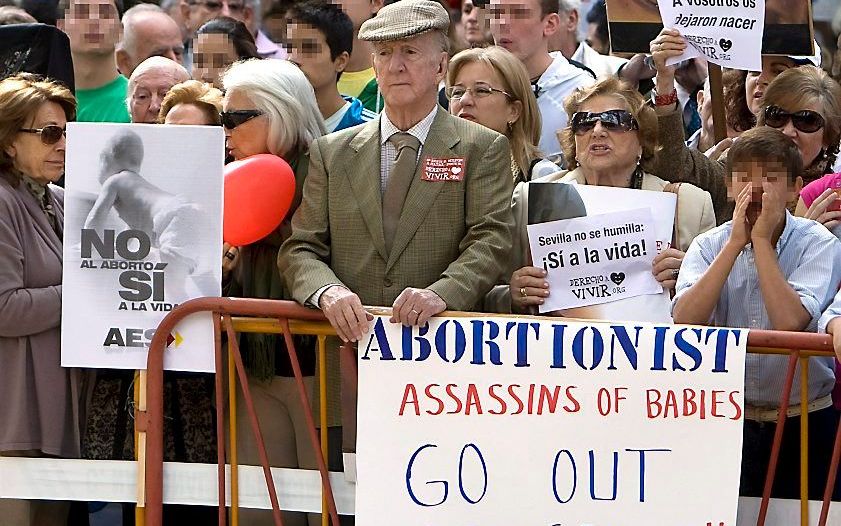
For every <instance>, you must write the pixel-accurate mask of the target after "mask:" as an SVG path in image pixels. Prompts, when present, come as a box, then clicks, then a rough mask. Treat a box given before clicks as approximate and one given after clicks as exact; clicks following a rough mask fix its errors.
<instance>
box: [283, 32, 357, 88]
mask: <svg viewBox="0 0 841 526" xmlns="http://www.w3.org/2000/svg"><path fill="white" fill-rule="evenodd" d="M286 44H287V49H288V50H289V61H290V62H292V63H293V64H295V65H296V66H298V67H299V68H301V71H303V72H304V75H306V77H307V80H309V81H310V84H312V87H313V88H314V89H315V90H316V91H317V90H319V89H321V88H323V87H325V86H329V85H330V84H335V83H336V73H338V72H339V71H341V69H344V62H345V61H344V60H342V61H341V62H342V64H341V65H339V64H337V62H340V61H339V57H337V59H336V60H335V61H334V60H333V59H332V58H330V47H329V46H328V45H327V39H326V38H325V37H324V33H322V32H321V31H320V30H318V29H316V28H315V27H313V26H311V25H309V24H304V23H300V22H293V21H290V22H289V23H288V24H287V26H286Z"/></svg>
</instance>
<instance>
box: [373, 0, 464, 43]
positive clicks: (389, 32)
mask: <svg viewBox="0 0 841 526" xmlns="http://www.w3.org/2000/svg"><path fill="white" fill-rule="evenodd" d="M449 27H450V15H449V14H448V13H447V10H446V9H444V7H443V6H441V4H439V3H438V2H434V1H432V0H400V1H398V2H395V3H393V4H389V5H387V6H385V7H383V8H382V9H380V10H379V12H378V13H377V16H375V17H374V18H372V19H370V20H366V21H365V23H363V24H362V27H361V28H359V40H368V41H384V40H402V39H404V38H411V37H414V36H417V35H420V34H422V33H426V32H427V31H433V30H436V29H437V30H440V31H443V32H445V33H446V32H447V29H449Z"/></svg>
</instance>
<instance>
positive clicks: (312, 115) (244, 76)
mask: <svg viewBox="0 0 841 526" xmlns="http://www.w3.org/2000/svg"><path fill="white" fill-rule="evenodd" d="M222 84H223V86H224V88H225V98H224V100H223V102H222V107H223V111H222V126H223V127H224V129H225V146H226V148H227V150H228V153H229V154H230V155H231V156H232V157H233V158H234V159H235V160H241V159H245V158H246V157H250V156H252V155H257V154H272V155H277V156H278V157H281V158H283V159H284V160H285V161H286V162H287V163H289V165H290V166H291V167H292V170H293V171H294V173H295V182H296V191H295V198H294V199H293V204H292V207H290V209H289V212H288V213H287V215H286V218H285V219H284V220H283V222H282V223H281V224H280V226H279V227H278V228H277V230H275V231H274V232H273V233H271V234H269V235H268V236H267V237H265V238H264V239H261V240H260V241H257V242H256V243H253V244H251V245H247V246H242V247H230V248H229V249H228V250H226V251H225V253H224V257H223V261H224V264H223V267H222V268H223V280H224V282H223V293H224V294H226V295H229V296H239V297H245V298H266V299H291V296H290V295H289V292H288V289H287V288H286V285H285V284H284V282H283V279H282V278H281V276H280V273H279V271H278V268H277V257H278V250H279V249H280V245H281V244H282V243H283V241H284V240H286V238H287V237H289V234H290V233H291V225H290V221H291V218H292V214H293V213H294V212H295V209H296V208H297V206H298V204H299V203H300V201H301V191H302V188H303V182H304V178H305V177H306V168H307V154H308V152H309V146H310V143H311V142H312V141H313V140H315V139H317V138H318V137H320V136H321V135H323V134H324V131H325V130H324V121H323V120H322V117H321V113H320V112H319V110H318V105H317V103H316V100H315V93H314V92H313V89H312V86H311V85H310V83H309V81H307V78H306V77H305V76H304V74H303V73H302V72H301V70H300V69H299V68H298V67H296V66H295V65H294V64H292V63H291V62H287V61H284V60H254V59H252V60H246V61H244V62H237V63H235V64H234V65H232V66H231V67H230V69H228V71H226V72H225V74H224V76H223V78H222ZM295 348H296V350H297V352H298V356H299V358H300V360H301V362H302V363H301V367H302V369H303V370H304V375H305V376H306V378H305V382H306V383H307V385H309V386H311V385H312V384H313V378H312V375H313V374H314V352H313V349H314V342H313V341H312V339H305V338H302V337H298V338H296V339H295ZM240 351H241V352H242V357H243V362H244V363H245V367H246V371H247V372H248V381H249V386H250V389H251V396H252V398H253V400H254V404H255V408H256V410H257V416H258V418H259V419H260V422H261V429H262V432H263V438H264V440H265V444H266V451H267V453H268V458H269V463H270V464H271V465H272V466H274V467H291V468H299V467H300V468H310V469H312V468H315V465H316V464H315V453H314V452H313V450H312V447H311V446H310V440H309V436H308V435H307V427H306V423H305V420H304V419H305V415H304V411H303V409H302V408H301V402H300V399H299V398H298V394H297V391H296V385H295V379H294V375H293V373H292V367H291V363H290V361H289V356H288V354H287V351H286V346H285V345H284V343H283V338H282V337H279V336H275V335H263V334H243V335H241V336H240ZM238 392H239V391H238ZM311 394H312V393H311ZM311 399H313V398H311ZM237 404H238V405H240V414H241V415H245V414H246V412H245V406H244V404H243V401H242V399H241V398H239V399H238V400H237ZM237 429H238V436H239V437H240V447H239V451H240V462H241V463H243V464H251V465H258V464H259V462H260V459H259V456H258V454H257V446H256V442H255V439H254V436H253V433H252V432H251V428H250V426H249V423H248V419H247V418H244V417H243V418H239V419H238V421H237ZM331 442H332V443H333V444H336V443H338V442H336V441H335V440H333V439H331ZM240 517H241V519H242V521H243V524H249V525H255V526H260V525H263V524H266V525H269V524H274V523H273V521H272V515H271V512H270V511H263V510H245V509H243V510H240ZM316 517H317V516H314V515H313V516H310V518H309V521H310V524H313V525H314V524H316V523H318V522H320V521H317V520H316ZM283 523H284V524H292V525H304V524H306V523H307V517H306V516H305V515H304V514H300V513H297V514H295V513H284V517H283Z"/></svg>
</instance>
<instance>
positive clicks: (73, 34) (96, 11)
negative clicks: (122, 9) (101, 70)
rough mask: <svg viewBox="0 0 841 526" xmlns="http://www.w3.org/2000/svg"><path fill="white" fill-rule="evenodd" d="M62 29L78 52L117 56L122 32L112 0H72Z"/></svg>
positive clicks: (71, 45)
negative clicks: (115, 50)
mask: <svg viewBox="0 0 841 526" xmlns="http://www.w3.org/2000/svg"><path fill="white" fill-rule="evenodd" d="M60 28H61V29H62V30H64V32H65V33H67V36H68V37H69V38H70V49H71V50H72V51H73V52H75V53H93V54H109V53H113V52H114V46H116V45H117V42H118V41H119V40H120V36H121V32H122V26H121V25H120V18H119V14H118V13H117V7H116V6H115V5H114V3H113V2H111V1H110V0H72V1H71V2H70V4H69V5H68V8H67V11H65V13H64V21H63V23H61V26H60Z"/></svg>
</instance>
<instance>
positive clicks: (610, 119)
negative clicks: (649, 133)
mask: <svg viewBox="0 0 841 526" xmlns="http://www.w3.org/2000/svg"><path fill="white" fill-rule="evenodd" d="M597 122H600V123H602V127H603V128H604V129H605V130H608V131H622V132H626V131H631V130H639V129H640V125H639V123H638V122H637V120H636V119H635V118H634V116H633V115H631V113H630V112H628V111H625V110H607V111H603V112H601V113H593V112H589V111H576V112H575V113H573V114H572V120H571V121H570V127H571V128H572V132H573V133H574V134H576V135H581V134H584V133H587V132H590V131H592V130H593V128H595V127H596V123H597Z"/></svg>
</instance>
